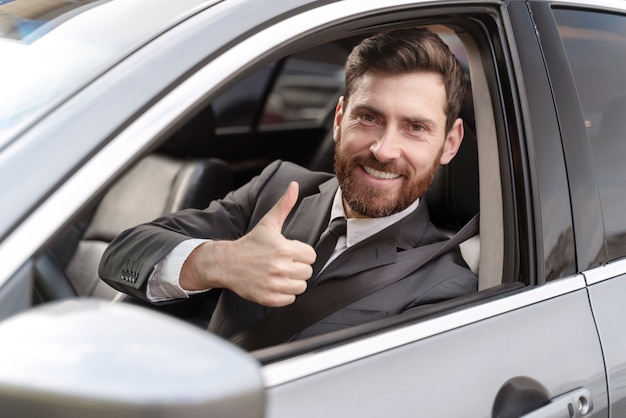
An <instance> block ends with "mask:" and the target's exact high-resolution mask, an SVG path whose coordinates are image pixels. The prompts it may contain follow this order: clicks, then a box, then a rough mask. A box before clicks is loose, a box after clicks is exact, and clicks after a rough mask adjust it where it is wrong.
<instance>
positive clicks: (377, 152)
mask: <svg viewBox="0 0 626 418" xmlns="http://www.w3.org/2000/svg"><path fill="white" fill-rule="evenodd" d="M370 151H371V152H372V154H374V157H376V159H377V160H378V161H381V162H385V161H391V160H395V159H397V158H399V157H400V154H401V150H400V139H399V138H398V133H397V132H394V131H393V130H392V129H390V128H387V129H385V131H384V132H383V136H381V137H380V138H378V139H377V140H376V141H375V142H374V143H373V144H372V145H371V146H370Z"/></svg>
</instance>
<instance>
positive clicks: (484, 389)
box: [266, 279, 608, 418]
mask: <svg viewBox="0 0 626 418" xmlns="http://www.w3.org/2000/svg"><path fill="white" fill-rule="evenodd" d="M566 280H570V279H566ZM574 280H575V279H574ZM547 286H552V284H551V285H547ZM533 292H535V290H529V291H527V292H523V293H522V294H520V295H517V296H513V297H511V298H512V299H520V300H521V299H523V298H525V297H529V296H531V295H532V293H533ZM511 298H508V299H511ZM497 303H498V304H501V305H502V304H503V306H506V305H507V298H504V299H502V300H500V301H499V302H497ZM487 305H491V304H487ZM483 308H484V307H483ZM478 309H480V308H478ZM473 313H474V310H473V308H470V309H468V310H467V311H466V312H464V313H462V314H461V315H465V316H466V317H468V318H471V317H472V315H473ZM445 321H446V317H442V318H438V319H435V320H432V321H425V322H423V323H420V324H418V325H416V326H415V329H419V330H422V331H427V330H429V329H430V330H432V329H436V328H437V326H438V324H440V323H442V322H445ZM393 337H394V336H393V333H389V334H387V335H384V334H382V335H379V336H377V337H375V338H380V339H385V338H393ZM374 342H375V341H374V340H371V341H370V343H374ZM359 344H366V345H367V344H368V341H367V340H364V341H362V342H358V343H355V346H354V349H355V350H356V349H357V348H358V345H359ZM346 350H348V351H349V348H347V349H346ZM337 355H339V353H337ZM313 361H314V360H313V359H311V361H310V362H308V363H306V362H304V363H300V364H298V365H297V367H300V368H303V369H304V368H306V367H307V364H308V367H311V364H312V362H313ZM341 363H342V364H341V365H340V366H337V367H333V368H329V369H328V370H324V371H320V372H319V373H310V374H309V375H307V376H304V377H302V378H300V379H295V380H291V381H288V382H285V383H282V384H277V385H276V386H274V387H270V388H269V390H268V408H269V409H268V416H269V417H272V418H277V417H290V416H300V417H317V416H336V417H339V416H360V417H380V416H384V415H385V414H387V415H388V414H390V413H391V414H392V415H393V416H428V417H453V416H459V417H460V416H467V417H487V416H491V414H492V408H493V405H494V402H495V399H496V396H498V392H499V391H500V390H501V389H502V388H503V386H504V385H505V384H506V383H507V382H508V381H510V379H513V378H518V379H519V378H526V379H531V380H534V381H536V382H538V385H539V386H540V387H543V388H544V389H545V393H544V395H545V397H546V401H545V402H548V401H547V400H548V399H551V398H557V397H558V396H561V395H567V394H568V393H569V392H570V391H574V390H577V389H579V388H584V389H586V390H588V391H590V394H591V395H590V396H591V402H592V404H593V410H592V411H590V412H589V413H588V414H586V415H581V416H588V417H591V416H593V417H604V416H608V415H607V399H606V398H607V395H606V390H605V376H604V373H603V361H602V354H601V349H600V344H599V342H598V340H597V335H596V331H595V325H594V322H593V316H592V313H591V309H590V307H589V300H588V296H587V292H586V290H585V289H584V288H582V289H579V290H576V291H573V292H571V293H567V294H563V295H561V296H558V297H554V298H549V299H547V300H543V301H540V302H537V303H529V304H527V305H525V306H522V307H520V308H519V309H513V310H511V311H509V312H504V313H502V314H497V315H494V316H491V317H488V318H486V319H484V320H477V321H474V322H468V323H466V324H465V325H463V326H458V327H457V326H454V327H451V328H449V329H445V330H443V331H442V332H435V333H433V335H432V336H428V337H424V338H421V339H417V340H415V341H412V342H409V343H406V344H398V345H397V346H394V347H392V348H390V349H386V350H384V351H382V352H379V353H375V354H373V355H369V356H366V357H364V358H361V359H358V360H355V361H347V359H345V358H344V359H343V361H342V362H341ZM295 366H296V365H295V364H294V367H295ZM280 367H283V368H285V367H287V368H288V367H289V363H288V362H285V363H283V364H282V365H271V366H268V367H267V368H268V369H272V368H274V369H276V368H280ZM271 372H273V370H270V377H271V374H272V373H271ZM266 382H270V383H271V379H267V380H266ZM564 382H566V383H565V384H564ZM576 393H577V392H576ZM443 394H445V397H443V396H442V395H443ZM435 395H436V396H435ZM521 398H522V397H521V396H520V397H518V398H517V399H516V398H514V399H510V400H509V404H510V402H519V403H520V405H519V408H518V410H520V411H524V412H530V409H528V408H531V407H525V406H524V405H523V400H522V399H521ZM525 408H526V409H525ZM494 412H495V411H494ZM548 412H549V411H548ZM564 412H565V413H567V411H566V410H564ZM494 416H495V415H494ZM499 416H507V415H505V414H500V415H499ZM539 416H550V415H539Z"/></svg>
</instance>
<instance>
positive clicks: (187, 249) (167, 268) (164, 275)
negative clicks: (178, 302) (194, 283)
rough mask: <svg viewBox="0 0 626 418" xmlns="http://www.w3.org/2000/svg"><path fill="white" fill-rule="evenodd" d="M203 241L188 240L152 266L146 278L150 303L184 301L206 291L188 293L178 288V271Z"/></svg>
mask: <svg viewBox="0 0 626 418" xmlns="http://www.w3.org/2000/svg"><path fill="white" fill-rule="evenodd" d="M206 241H207V240H204V239H195V238H194V239H188V240H185V241H183V242H181V243H180V244H178V245H177V246H176V247H174V248H173V249H172V251H170V252H169V254H167V255H166V256H165V257H164V258H163V259H162V260H161V261H159V263H158V264H157V265H156V266H154V269H153V270H152V274H150V277H149V278H148V285H147V288H146V297H147V298H148V300H149V301H150V302H162V301H166V300H172V299H184V298H188V297H189V296H191V295H195V294H197V293H202V292H206V291H207V290H209V289H206V290H194V291H188V290H185V289H183V288H182V287H180V283H179V278H180V271H181V270H182V268H183V264H184V263H185V260H187V257H189V254H191V252H192V251H193V250H195V249H196V248H197V247H198V246H200V245H201V244H203V243H204V242H206Z"/></svg>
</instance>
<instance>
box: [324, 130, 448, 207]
mask: <svg viewBox="0 0 626 418" xmlns="http://www.w3.org/2000/svg"><path fill="white" fill-rule="evenodd" d="M340 142H341V140H338V141H337V142H336V144H335V174H336V176H337V179H338V180H339V186H340V187H341V192H342V194H343V199H344V201H345V202H346V203H347V204H348V206H350V209H352V210H353V211H354V212H355V213H357V214H358V215H360V216H365V217H368V218H380V217H383V216H389V215H393V214H394V213H398V212H401V211H403V210H404V209H406V208H408V207H409V206H410V205H411V204H412V203H413V202H415V201H416V200H417V199H418V198H420V197H422V196H424V194H425V193H426V191H428V187H429V186H430V183H431V182H432V181H433V178H434V177H435V173H436V172H437V168H439V160H440V158H441V155H442V154H443V146H442V147H441V150H440V151H439V153H438V155H437V158H435V160H434V161H433V163H432V165H431V166H430V167H429V168H428V169H427V170H426V171H424V172H423V173H413V172H412V170H411V168H410V167H407V166H406V165H398V164H396V163H382V162H380V161H378V160H377V159H376V158H375V157H374V155H373V154H372V153H371V152H370V153H368V154H367V155H358V156H355V157H353V158H352V159H350V158H349V157H347V156H346V155H343V154H342V153H341V151H340V147H339V144H340ZM360 166H366V167H371V168H373V169H375V170H378V171H384V172H388V173H395V174H400V175H401V176H402V177H403V178H404V182H405V184H403V187H401V188H400V192H399V193H397V194H394V195H390V194H389V193H388V192H389V190H381V189H380V188H375V187H371V186H368V185H367V184H364V183H363V182H362V181H360V180H359V179H358V176H356V175H355V171H356V170H361V168H360Z"/></svg>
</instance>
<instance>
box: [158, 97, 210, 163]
mask: <svg viewBox="0 0 626 418" xmlns="http://www.w3.org/2000/svg"><path fill="white" fill-rule="evenodd" d="M214 136H215V115H214V113H213V108H212V107H211V106H207V107H205V108H204V109H202V110H201V111H200V112H199V113H198V114H196V115H195V116H193V117H192V118H191V119H190V120H189V121H187V123H185V124H184V125H183V126H182V127H181V128H180V129H179V130H178V131H176V132H174V134H173V135H172V136H171V137H170V138H169V139H168V140H167V141H166V142H165V143H164V144H163V145H161V147H160V148H159V149H158V150H157V152H159V153H161V154H166V155H169V156H172V157H194V158H202V157H209V156H210V146H211V143H212V140H213V137H214Z"/></svg>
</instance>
